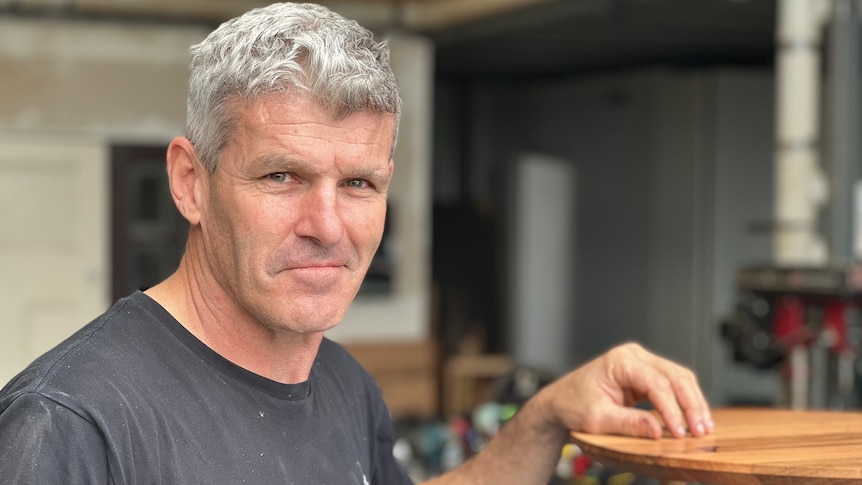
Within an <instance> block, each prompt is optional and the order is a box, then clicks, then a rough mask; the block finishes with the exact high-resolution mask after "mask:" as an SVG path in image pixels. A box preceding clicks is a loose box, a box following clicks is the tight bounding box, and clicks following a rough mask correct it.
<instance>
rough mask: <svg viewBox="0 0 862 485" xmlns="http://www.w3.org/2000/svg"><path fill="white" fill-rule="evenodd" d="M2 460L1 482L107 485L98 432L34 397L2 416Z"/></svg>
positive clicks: (73, 415)
mask: <svg viewBox="0 0 862 485" xmlns="http://www.w3.org/2000/svg"><path fill="white" fill-rule="evenodd" d="M0 457H3V458H2V460H0V483H14V484H16V485H30V484H40V485H44V484H60V483H62V484H70V485H78V484H104V483H109V482H108V465H107V451H106V447H105V443H104V440H103V439H102V436H101V433H99V431H98V430H97V429H96V427H95V426H94V425H93V424H92V423H91V422H90V421H88V420H87V419H85V418H84V417H82V416H80V415H79V414H77V413H75V412H74V411H72V410H70V409H69V408H68V407H66V406H64V405H62V404H60V403H57V402H56V401H54V400H52V399H50V398H47V397H45V396H42V395H40V394H37V393H27V394H22V395H19V396H17V397H16V398H15V399H14V400H13V401H12V402H11V403H10V404H9V406H7V407H6V408H5V409H3V411H2V412H0Z"/></svg>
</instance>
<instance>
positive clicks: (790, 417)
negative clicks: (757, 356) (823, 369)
mask: <svg viewBox="0 0 862 485" xmlns="http://www.w3.org/2000/svg"><path fill="white" fill-rule="evenodd" d="M713 419H714V420H715V426H716V429H715V432H713V433H712V434H711V435H709V436H705V437H701V438H691V437H689V438H682V439H676V438H672V437H671V436H670V435H669V434H666V435H665V436H666V437H664V438H661V439H659V440H649V439H641V438H630V437H623V436H610V435H591V434H588V433H573V434H572V438H573V441H574V443H575V444H577V445H578V446H580V448H581V449H582V450H583V451H584V452H585V453H586V454H587V456H590V457H592V458H593V459H594V460H596V461H598V462H600V463H602V464H603V465H605V466H606V467H609V468H611V469H613V470H617V471H621V472H622V471H629V472H633V473H636V474H638V475H642V476H649V477H655V478H662V479H669V480H681V481H690V482H700V483H709V484H723V485H724V484H726V485H737V484H741V485H745V484H776V485H777V484H782V485H795V484H806V485H808V484H844V483H857V484H860V483H862V413H858V412H837V411H791V410H786V409H716V410H713Z"/></svg>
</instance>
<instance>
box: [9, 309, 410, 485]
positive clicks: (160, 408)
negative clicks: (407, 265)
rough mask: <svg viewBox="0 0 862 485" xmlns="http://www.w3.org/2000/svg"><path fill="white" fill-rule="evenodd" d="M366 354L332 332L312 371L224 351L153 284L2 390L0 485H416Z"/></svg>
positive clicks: (43, 358) (52, 352) (92, 324)
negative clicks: (267, 374) (257, 370)
mask: <svg viewBox="0 0 862 485" xmlns="http://www.w3.org/2000/svg"><path fill="white" fill-rule="evenodd" d="M392 442H393V432H392V423H391V421H390V419H389V415H388V412H387V410H386V407H385V405H384V404H383V401H382V398H381V396H380V391H379V389H378V388H377V386H376V385H375V383H374V382H373V380H372V379H371V377H370V376H369V375H368V374H367V373H366V372H365V371H364V370H363V369H362V368H361V367H360V365H359V364H358V363H357V362H356V361H355V360H354V359H353V358H352V357H350V355H348V354H347V352H345V351H344V350H343V349H342V348H341V347H339V346H338V345H336V344H335V343H333V342H331V341H329V340H326V339H324V341H323V343H322V345H321V347H320V351H319V352H318V356H317V359H316V361H315V363H314V367H313V368H312V371H311V375H310V377H309V380H308V381H307V382H304V383H301V384H295V385H287V384H280V383H277V382H275V381H271V380H269V379H266V378H264V377H261V376H259V375H257V374H254V373H251V372H249V371H246V370H245V369H243V368H241V367H239V366H236V365H234V364H233V363H231V362H229V361H228V360H226V359H224V358H222V357H221V356H220V355H218V354H217V353H215V352H214V351H212V350H211V349H210V348H208V347H207V346H206V345H204V344H203V343H202V342H201V341H200V340H198V339H197V338H195V337H194V336H193V335H192V334H190V333H189V332H188V331H187V330H186V329H185V328H184V327H183V326H182V325H180V324H179V322H177V321H176V320H175V319H174V318H173V317H172V316H171V315H170V314H169V313H168V312H167V311H165V309H164V308H162V307H161V306H160V305H158V304H157V303H156V302H155V301H153V300H152V299H150V298H149V297H148V296H146V295H144V294H143V293H135V294H132V295H131V296H129V297H127V298H124V299H122V300H120V301H118V302H117V303H116V304H115V305H114V306H113V307H111V309H109V310H108V311H107V312H106V313H105V314H104V315H102V316H101V317H99V318H98V319H96V320H95V321H93V322H91V323H90V324H88V325H87V326H85V327H84V328H82V329H81V330H80V331H78V332H77V333H75V334H74V335H73V336H72V337H70V338H69V339H68V340H66V341H65V342H63V343H62V344H60V345H58V346H57V347H56V348H54V349H53V350H51V351H50V352H48V353H47V354H45V355H43V356H42V357H40V358H39V359H37V360H36V361H35V362H34V363H33V364H31V365H30V366H29V367H28V368H27V369H25V370H24V371H23V372H22V373H21V374H19V375H18V376H17V377H15V378H14V379H13V380H12V381H10V382H9V384H7V385H6V387H5V388H3V390H2V391H0V483H4V484H6V483H9V484H13V483H14V484H40V485H44V484H55V483H63V484H83V483H88V484H89V483H98V484H103V483H104V484H157V483H163V484H171V485H179V484H207V485H213V484H231V485H233V484H243V483H248V484H301V485H311V484H321V485H324V484H328V485H352V484H359V485H365V484H384V485H390V484H408V483H412V482H411V481H410V480H409V478H408V477H407V475H406V474H405V473H404V471H403V470H402V469H401V467H400V466H399V465H398V464H397V462H396V461H395V460H394V458H393V456H392Z"/></svg>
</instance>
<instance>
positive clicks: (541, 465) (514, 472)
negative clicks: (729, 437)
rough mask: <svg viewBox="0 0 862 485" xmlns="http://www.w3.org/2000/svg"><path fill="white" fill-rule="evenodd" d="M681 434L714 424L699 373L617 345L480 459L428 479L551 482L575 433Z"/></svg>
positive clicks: (531, 409)
mask: <svg viewBox="0 0 862 485" xmlns="http://www.w3.org/2000/svg"><path fill="white" fill-rule="evenodd" d="M644 401H649V402H651V403H652V404H653V406H654V407H655V409H656V410H657V411H658V414H659V415H660V416H661V418H662V419H663V420H664V422H665V423H667V428H668V430H669V431H670V432H671V434H672V435H673V436H676V437H682V436H685V435H686V433H687V432H688V433H691V434H692V435H694V436H702V435H704V434H707V433H709V432H711V431H712V430H713V428H714V425H713V422H712V416H711V414H710V412H709V406H707V404H706V399H704V397H703V393H702V392H701V391H700V387H699V386H698V384H697V379H696V378H695V376H694V374H693V373H692V372H691V371H690V370H688V369H686V368H685V367H682V366H680V365H677V364H675V363H673V362H671V361H669V360H667V359H663V358H661V357H658V356H657V355H654V354H651V353H650V352H647V351H646V350H644V348H643V347H641V346H640V345H637V344H625V345H621V346H619V347H616V348H614V349H612V350H610V351H609V352H607V353H605V354H604V355H602V356H601V357H598V358H596V359H595V360H593V361H591V362H589V363H587V364H585V365H583V366H582V367H579V368H578V369H576V370H574V371H572V372H570V373H568V374H566V375H565V376H563V377H561V378H560V379H558V380H556V381H554V382H553V383H552V384H550V385H548V386H546V387H545V388H543V389H542V390H541V391H539V392H538V393H537V394H536V395H535V396H533V398H532V399H530V400H529V401H527V403H526V404H525V405H524V407H523V408H522V409H521V410H520V411H518V413H517V414H516V415H515V417H514V418H512V420H511V421H509V422H508V423H507V424H506V425H505V426H503V427H502V429H501V430H500V433H499V434H498V435H497V436H496V437H495V438H494V439H492V440H491V442H490V443H488V445H487V446H486V447H485V448H484V449H483V450H482V451H481V452H480V453H479V454H478V455H477V456H475V457H474V458H473V459H471V460H469V461H467V462H466V463H464V464H463V465H462V466H460V467H458V468H456V469H455V470H452V471H451V472H449V473H447V474H445V475H442V476H440V477H437V478H435V479H433V480H431V481H430V482H427V485H430V484H432V483H433V484H434V485H460V484H470V485H477V484H494V485H509V484H511V485H516V484H517V485H523V484H525V483H529V484H544V483H548V479H549V478H550V477H551V475H552V473H553V471H554V467H555V466H556V464H557V462H558V461H559V458H560V448H562V446H563V444H564V443H566V442H567V441H568V440H569V435H570V433H571V432H572V431H586V432H589V433H608V434H626V435H633V436H641V437H645V438H659V437H661V436H662V426H661V421H660V420H659V419H658V418H657V417H656V415H655V414H654V413H652V412H651V411H645V410H643V409H637V408H634V407H632V406H634V405H635V404H637V403H639V402H644Z"/></svg>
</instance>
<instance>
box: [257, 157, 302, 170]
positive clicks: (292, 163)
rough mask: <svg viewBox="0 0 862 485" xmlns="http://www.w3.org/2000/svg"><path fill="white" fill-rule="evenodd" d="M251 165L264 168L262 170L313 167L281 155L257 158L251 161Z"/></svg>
mask: <svg viewBox="0 0 862 485" xmlns="http://www.w3.org/2000/svg"><path fill="white" fill-rule="evenodd" d="M252 164H254V165H256V166H258V167H261V168H264V169H272V170H275V169H278V170H285V169H292V168H303V167H308V166H313V164H311V163H308V162H306V161H304V160H301V159H299V158H292V157H289V156H286V155H281V154H268V155H262V156H260V157H258V158H255V159H254V160H252Z"/></svg>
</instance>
